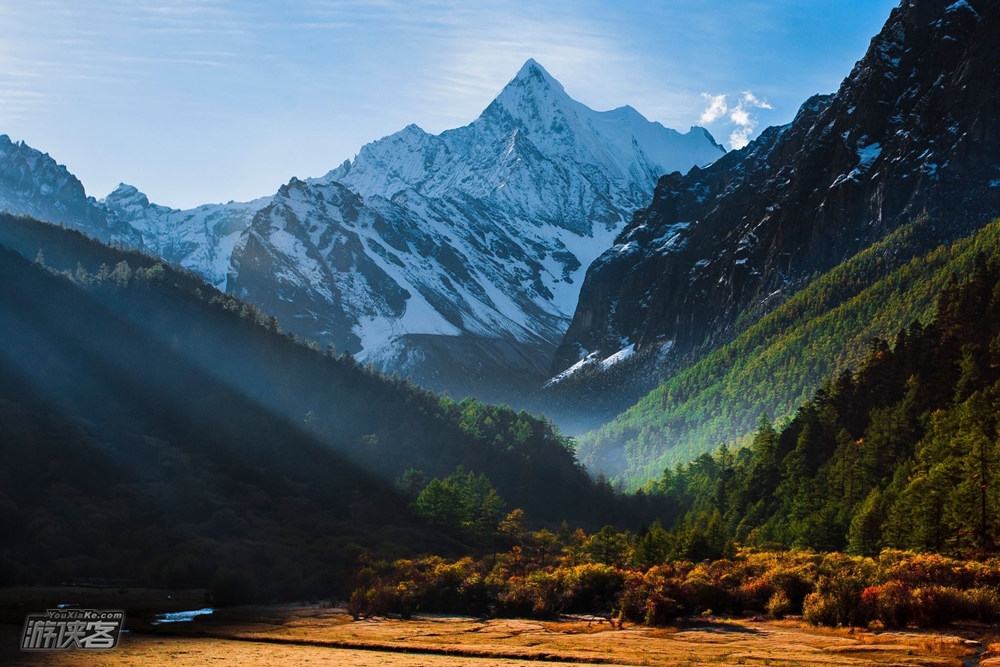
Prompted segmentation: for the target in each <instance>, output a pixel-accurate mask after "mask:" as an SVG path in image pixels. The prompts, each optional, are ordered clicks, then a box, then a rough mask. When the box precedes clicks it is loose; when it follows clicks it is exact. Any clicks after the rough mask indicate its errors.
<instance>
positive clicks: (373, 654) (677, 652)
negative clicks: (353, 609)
mask: <svg viewBox="0 0 1000 667" xmlns="http://www.w3.org/2000/svg"><path fill="white" fill-rule="evenodd" d="M19 630H20V628H19V627H17V626H16V625H6V626H3V628H2V630H0V642H2V646H0V661H2V662H3V664H13V665H25V666H29V665H57V666H76V665H107V666H109V667H125V666H131V665H147V664H169V665H177V666H186V665H254V664H264V665H273V664H280V665H283V666H285V667H295V666H307V665H308V666H314V665H326V664H335V665H371V666H375V665H388V666H391V667H416V666H418V665H421V666H426V667H457V666H459V665H472V666H473V667H494V666H499V665H522V664H523V665H529V664H531V665H538V664H540V663H553V664H559V665H594V664H611V665H691V666H694V665H772V666H774V667H778V666H782V665H830V666H833V665H927V666H930V665H942V666H943V665H955V666H956V667H961V666H965V665H988V664H994V665H997V664H1000V660H998V661H995V660H993V659H992V655H993V654H994V651H993V650H992V649H994V647H995V645H991V641H992V640H993V639H994V638H993V636H992V635H991V634H990V629H989V628H962V629H958V630H953V631H948V632H922V631H921V632H918V631H907V632H881V633H878V632H869V631H865V630H857V629H855V630H851V629H824V628H816V627H813V626H809V625H807V624H804V623H802V622H800V621H796V620H786V621H769V620H755V619H740V620H731V619H704V620H702V621H699V622H696V623H694V622H693V623H687V624H683V625H680V626H678V627H673V628H661V629H654V628H646V627H625V628H624V629H621V628H613V627H611V625H610V624H608V623H607V622H606V621H602V620H600V619H595V620H588V619H580V618H574V619H564V620H560V621H552V622H543V621H531V620H509V619H494V620H479V619H473V618H464V617H431V616H424V617H417V618H415V619H413V620H410V621H401V620H391V619H377V620H366V621H358V622H355V621H353V620H352V619H351V618H350V616H348V615H347V614H345V613H344V612H343V610H340V609H331V608H328V607H323V606H272V607H255V608H244V609H236V610H226V611H223V612H217V613H216V614H213V615H212V616H211V617H199V618H198V619H197V620H195V621H193V622H190V623H183V624H174V625H169V626H156V627H150V626H142V624H140V627H139V628H136V629H134V630H133V631H132V632H129V633H127V634H125V635H123V637H122V640H121V643H120V644H119V646H118V648H116V649H114V650H111V651H105V652H101V653H95V652H83V651H69V652H61V653H41V654H26V653H21V652H19V651H18V650H17V648H16V647H17V639H18V632H19ZM138 630H144V631H138Z"/></svg>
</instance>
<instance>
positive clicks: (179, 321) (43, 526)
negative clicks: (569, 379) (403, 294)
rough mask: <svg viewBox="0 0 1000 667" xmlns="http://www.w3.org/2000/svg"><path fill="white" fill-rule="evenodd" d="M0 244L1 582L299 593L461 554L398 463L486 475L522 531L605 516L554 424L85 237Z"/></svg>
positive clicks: (2, 230)
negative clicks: (228, 579)
mask: <svg viewBox="0 0 1000 667" xmlns="http://www.w3.org/2000/svg"><path fill="white" fill-rule="evenodd" d="M0 245H3V246H7V247H8V248H11V247H12V248H15V249H16V250H17V252H14V251H12V250H9V249H6V248H4V249H0V253H2V254H0V272H2V280H0V323H2V330H3V331H4V340H3V344H2V345H0V373H2V375H0V410H2V411H3V413H4V417H3V423H4V425H5V428H4V429H3V431H2V433H0V442H2V447H3V452H4V456H3V457H2V459H0V478H2V479H3V480H4V484H3V486H2V489H3V490H2V495H0V508H2V513H0V517H2V525H3V526H4V528H5V530H4V531H3V535H4V538H3V542H2V548H0V559H2V561H0V562H2V564H3V568H2V572H3V576H4V578H5V580H7V581H10V580H20V581H39V580H50V581H63V580H65V579H66V578H67V577H81V576H94V577H113V578H138V579H143V580H153V581H163V580H170V581H173V582H174V583H175V584H193V585H204V584H205V583H206V582H207V581H208V580H210V579H211V578H212V577H213V576H215V574H216V573H218V572H220V571H225V572H227V573H228V572H235V573H236V574H237V575H239V576H240V577H243V576H246V577H247V578H250V579H253V580H256V581H259V582H260V584H261V587H262V588H265V589H266V591H265V592H266V593H267V594H268V595H290V594H298V593H300V592H301V591H302V590H305V589H307V590H316V589H324V588H325V589H327V590H329V589H330V588H331V587H334V586H336V585H339V584H340V583H342V579H343V574H344V568H345V567H346V566H347V564H348V563H352V562H353V559H354V558H355V557H356V555H357V554H358V553H359V552H360V550H361V549H362V548H373V549H378V548H382V549H385V550H387V551H390V552H393V551H394V552H397V553H398V552H401V551H402V552H406V551H414V550H421V549H423V548H425V547H427V546H428V545H430V544H434V545H435V547H436V548H439V549H441V548H443V549H444V550H446V551H449V550H456V549H458V550H461V549H464V547H461V546H459V545H458V544H457V543H454V542H452V541H451V540H450V538H444V537H442V536H441V535H438V534H436V533H434V532H433V531H430V530H429V529H427V528H424V527H422V524H421V523H420V521H418V520H415V519H414V518H413V517H411V516H410V515H409V514H408V510H407V508H406V504H407V499H405V498H401V497H400V496H399V495H398V494H397V493H396V492H395V491H394V490H393V488H392V485H393V482H394V481H395V480H396V478H397V477H399V476H400V475H401V474H402V473H403V472H404V471H406V470H407V469H410V468H415V469H419V470H421V471H423V472H424V473H425V474H426V475H427V476H430V477H433V476H444V475H447V474H448V473H450V472H452V471H453V470H454V469H455V468H456V467H457V466H458V465H463V466H464V467H465V468H466V469H468V470H473V471H485V472H486V473H487V474H488V475H489V476H490V479H491V481H492V482H493V484H494V486H495V487H496V488H497V489H498V490H499V491H500V493H501V495H502V496H503V497H504V498H505V499H507V501H508V503H509V506H508V508H510V507H513V506H520V507H523V508H524V509H525V511H526V512H527V514H528V517H529V519H530V520H535V521H547V522H557V521H561V520H563V519H568V520H570V521H576V520H584V518H586V519H589V520H595V521H599V520H602V519H603V518H606V517H607V516H608V515H609V514H610V513H612V512H613V511H614V507H613V505H614V504H615V503H614V502H613V501H612V500H611V497H610V492H609V491H607V490H606V489H605V488H604V487H599V486H596V485H594V484H593V483H591V482H590V480H589V479H588V478H587V476H586V474H585V473H584V472H583V470H582V469H581V468H580V467H579V466H578V465H577V464H576V463H575V461H574V459H573V455H572V453H571V452H570V451H569V449H568V447H567V443H566V442H565V441H564V439H563V438H562V437H561V436H559V435H558V433H557V432H556V431H555V430H554V428H553V427H552V426H551V424H548V423H546V422H543V421H539V420H537V419H535V418H532V417H530V416H528V415H526V414H523V413H522V414H515V413H513V412H512V411H510V410H504V409H499V408H492V407H489V406H483V405H480V404H477V403H474V402H465V403H461V404H456V403H454V402H452V401H448V400H444V399H439V398H438V397H436V396H434V395H432V394H429V393H427V392H424V391H420V390H416V389H414V388H413V387H412V386H410V385H408V384H407V383H404V382H401V381H399V380H391V379H389V378H386V377H384V376H382V375H380V374H378V373H375V372H372V371H370V370H366V369H364V368H361V367H359V366H358V365H357V364H355V363H354V361H353V360H351V359H350V358H348V357H332V356H330V355H324V354H322V353H320V352H319V351H318V350H315V349H311V348H309V347H306V346H304V345H301V344H298V343H296V342H294V341H293V340H292V339H290V338H289V337H288V336H286V335H283V334H281V333H280V332H279V331H278V329H277V327H276V324H275V322H274V320H273V318H268V317H266V316H264V315H262V314H261V313H259V312H258V311H256V310H255V309H254V308H252V307H250V306H247V305H246V304H244V303H242V302H240V301H238V300H236V299H234V298H232V297H229V296H226V295H223V294H221V293H219V292H217V291H216V290H214V289H213V288H211V287H209V286H207V285H204V284H203V283H201V282H200V281H199V280H198V279H197V278H196V277H194V276H193V275H192V274H187V273H181V272H177V271H175V270H173V269H171V268H169V267H164V266H163V265H162V264H160V263H158V262H157V260H155V259H153V258H150V257H147V256H143V255H140V254H138V253H134V252H126V251H122V250H120V249H114V248H109V247H107V246H103V245H101V244H99V243H97V242H95V241H92V240H90V239H87V238H86V237H84V236H82V235H81V234H79V233H77V232H72V231H68V230H64V229H60V228H57V227H53V226H51V225H45V224H43V223H38V222H36V221H33V220H30V219H25V218H13V217H10V216H0ZM25 257H31V258H34V259H35V260H36V261H35V262H31V261H28V260H27V259H25ZM43 264H44V266H43ZM54 270H59V271H66V272H67V275H56V274H55V273H54V272H53V271H54ZM68 276H71V278H70V277H68ZM265 582H266V584H265ZM284 582H287V589H286V588H285V583H284Z"/></svg>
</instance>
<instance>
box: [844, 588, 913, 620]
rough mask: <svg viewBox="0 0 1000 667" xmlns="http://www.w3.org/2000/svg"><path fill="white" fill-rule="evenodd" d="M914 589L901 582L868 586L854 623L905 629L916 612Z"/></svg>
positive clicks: (863, 593) (862, 596)
mask: <svg viewBox="0 0 1000 667" xmlns="http://www.w3.org/2000/svg"><path fill="white" fill-rule="evenodd" d="M914 606H915V605H914V599H913V589H912V588H911V587H910V585H909V584H907V583H903V582H901V581H889V582H886V583H884V584H881V585H875V586H868V587H867V588H865V589H864V590H863V591H862V592H861V599H860V606H859V608H858V610H857V614H856V616H855V618H854V619H853V620H852V621H851V622H852V623H867V622H869V621H879V622H881V623H882V626H883V627H886V628H905V627H906V626H907V625H909V623H910V618H911V617H912V616H913V612H914Z"/></svg>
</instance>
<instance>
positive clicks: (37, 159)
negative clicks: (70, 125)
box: [0, 134, 111, 241]
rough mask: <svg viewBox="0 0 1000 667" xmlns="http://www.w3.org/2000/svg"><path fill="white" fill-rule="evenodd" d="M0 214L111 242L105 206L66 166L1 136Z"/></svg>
mask: <svg viewBox="0 0 1000 667" xmlns="http://www.w3.org/2000/svg"><path fill="white" fill-rule="evenodd" d="M0 211H9V212H10V213H14V214H16V215H29V216H31V217H33V218H38V219H39V220H46V221H49V222H54V223H57V224H66V225H68V226H71V227H75V228H78V229H80V230H82V231H85V232H87V233H88V234H90V235H91V236H94V237H95V238H99V239H101V240H104V241H107V240H110V238H111V230H110V229H109V228H108V224H107V220H106V216H105V213H104V209H103V207H102V206H101V205H100V204H98V202H97V201H96V200H95V199H94V198H93V197H87V194H86V192H85V191H84V189H83V184H82V183H81V182H80V181H79V179H77V177H76V176H74V175H73V174H71V173H70V172H69V171H68V170H67V169H66V167H64V166H63V165H61V164H58V163H56V161H55V160H53V159H52V158H51V157H49V155H48V153H42V152H40V151H37V150H35V149H34V148H32V147H31V146H28V145H27V144H25V143H24V142H23V141H22V142H19V143H14V142H12V141H11V140H10V137H8V136H7V135H6V134H0Z"/></svg>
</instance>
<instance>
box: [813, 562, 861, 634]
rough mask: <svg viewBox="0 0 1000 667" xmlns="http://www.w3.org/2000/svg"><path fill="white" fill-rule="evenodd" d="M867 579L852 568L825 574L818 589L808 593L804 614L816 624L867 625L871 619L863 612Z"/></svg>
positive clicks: (818, 584) (818, 583) (820, 579)
mask: <svg viewBox="0 0 1000 667" xmlns="http://www.w3.org/2000/svg"><path fill="white" fill-rule="evenodd" d="M865 588H866V585H865V582H864V580H863V579H862V578H861V577H860V576H858V575H857V574H855V573H853V572H850V571H843V572H839V573H835V574H832V575H823V576H821V577H820V578H819V581H818V582H817V584H816V590H815V591H814V592H812V593H810V594H809V595H807V596H806V598H805V601H804V602H803V605H802V617H803V618H804V619H805V620H806V621H808V622H809V623H812V624H814V625H831V626H837V625H858V624H861V625H864V624H867V622H868V621H869V620H870V619H869V618H867V617H865V616H864V615H862V614H861V610H862V607H861V594H862V592H863V591H864V589H865Z"/></svg>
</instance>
